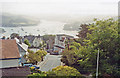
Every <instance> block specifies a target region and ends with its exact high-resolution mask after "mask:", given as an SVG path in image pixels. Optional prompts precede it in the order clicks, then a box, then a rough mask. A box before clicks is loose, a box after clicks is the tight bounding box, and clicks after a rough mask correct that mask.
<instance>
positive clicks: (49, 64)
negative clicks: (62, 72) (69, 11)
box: [39, 54, 61, 71]
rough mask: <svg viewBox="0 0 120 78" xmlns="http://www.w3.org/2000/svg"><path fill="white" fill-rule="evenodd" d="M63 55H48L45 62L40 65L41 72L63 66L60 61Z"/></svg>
mask: <svg viewBox="0 0 120 78" xmlns="http://www.w3.org/2000/svg"><path fill="white" fill-rule="evenodd" d="M60 58H61V55H50V54H47V56H46V57H45V59H44V61H43V62H41V63H40V64H39V66H40V70H41V71H48V70H52V68H55V67H56V66H60V65H61V61H60Z"/></svg>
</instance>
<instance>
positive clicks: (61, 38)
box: [54, 34, 74, 54]
mask: <svg viewBox="0 0 120 78" xmlns="http://www.w3.org/2000/svg"><path fill="white" fill-rule="evenodd" d="M70 38H74V37H73V36H69V35H65V34H57V35H56V37H55V43H54V52H58V54H61V53H62V52H63V50H64V49H65V40H67V39H70Z"/></svg>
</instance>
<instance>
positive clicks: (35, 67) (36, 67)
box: [30, 65, 40, 69]
mask: <svg viewBox="0 0 120 78" xmlns="http://www.w3.org/2000/svg"><path fill="white" fill-rule="evenodd" d="M30 67H31V68H34V69H39V68H40V67H38V66H36V65H32V66H30Z"/></svg>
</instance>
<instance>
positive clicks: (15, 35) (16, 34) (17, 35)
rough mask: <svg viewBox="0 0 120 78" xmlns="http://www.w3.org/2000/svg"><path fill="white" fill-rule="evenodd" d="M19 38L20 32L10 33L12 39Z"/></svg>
mask: <svg viewBox="0 0 120 78" xmlns="http://www.w3.org/2000/svg"><path fill="white" fill-rule="evenodd" d="M15 37H16V38H18V37H19V34H18V33H12V34H11V35H10V38H11V39H14V38H15Z"/></svg>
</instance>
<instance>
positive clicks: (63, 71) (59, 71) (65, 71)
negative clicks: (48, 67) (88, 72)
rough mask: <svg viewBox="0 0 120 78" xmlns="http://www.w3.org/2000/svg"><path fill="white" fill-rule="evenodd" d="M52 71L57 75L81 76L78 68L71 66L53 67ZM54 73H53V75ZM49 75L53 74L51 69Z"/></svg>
mask: <svg viewBox="0 0 120 78" xmlns="http://www.w3.org/2000/svg"><path fill="white" fill-rule="evenodd" d="M52 72H53V73H54V75H56V76H81V74H80V72H78V70H77V69H75V68H73V67H69V66H58V67H55V68H53V69H52ZM53 73H52V75H53ZM48 75H49V76H51V71H49V72H48Z"/></svg>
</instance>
